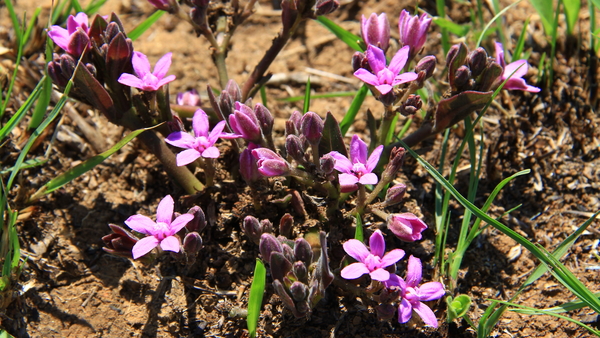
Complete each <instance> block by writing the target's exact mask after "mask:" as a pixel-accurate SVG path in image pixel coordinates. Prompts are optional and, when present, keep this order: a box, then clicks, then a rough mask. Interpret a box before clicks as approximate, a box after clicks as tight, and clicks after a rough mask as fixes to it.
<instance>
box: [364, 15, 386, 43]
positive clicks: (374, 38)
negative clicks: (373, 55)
mask: <svg viewBox="0 0 600 338" xmlns="http://www.w3.org/2000/svg"><path fill="white" fill-rule="evenodd" d="M361 34H362V38H363V40H364V41H365V44H366V45H367V46H369V45H373V46H376V47H379V48H380V49H382V50H383V52H384V53H385V51H387V49H388V47H389V46H390V23H389V21H388V18H387V14H385V13H381V14H380V15H377V14H375V13H372V14H371V15H370V16H369V17H368V18H365V16H364V15H363V16H362V20H361Z"/></svg>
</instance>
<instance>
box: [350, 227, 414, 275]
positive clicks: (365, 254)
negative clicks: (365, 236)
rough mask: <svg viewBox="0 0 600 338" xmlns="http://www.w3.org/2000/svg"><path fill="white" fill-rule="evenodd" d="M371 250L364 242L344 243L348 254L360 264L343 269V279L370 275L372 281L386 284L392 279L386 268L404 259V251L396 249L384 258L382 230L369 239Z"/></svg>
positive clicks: (352, 240)
mask: <svg viewBox="0 0 600 338" xmlns="http://www.w3.org/2000/svg"><path fill="white" fill-rule="evenodd" d="M369 248H370V249H371V251H370V252H369V250H368V249H367V247H366V246H365V245H364V244H363V242H361V241H359V240H357V239H350V240H348V241H347V242H346V243H344V250H345V251H346V253H347V254H348V255H350V257H352V258H354V259H356V260H357V261H358V262H357V263H352V264H350V265H348V266H346V267H345V268H344V269H342V272H341V273H340V274H341V275H342V277H343V278H346V279H355V278H358V277H360V276H362V275H364V274H366V273H368V274H370V275H371V278H372V279H374V280H378V281H380V282H385V281H387V280H388V279H389V278H390V273H389V272H388V271H387V270H385V268H386V267H388V266H390V265H392V264H396V262H397V261H399V260H401V259H402V257H404V250H402V249H394V250H392V251H390V252H388V253H387V254H385V256H384V253H385V240H384V239H383V235H382V234H381V231H380V230H377V231H375V232H374V233H373V235H371V238H369Z"/></svg>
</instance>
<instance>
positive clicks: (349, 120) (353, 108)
mask: <svg viewBox="0 0 600 338" xmlns="http://www.w3.org/2000/svg"><path fill="white" fill-rule="evenodd" d="M368 92H369V87H367V85H364V84H363V85H362V87H360V89H359V90H358V92H357V93H356V96H355V97H354V99H353V100H352V103H351V104H350V108H348V111H347V112H346V115H344V118H343V119H342V122H340V130H341V131H342V136H345V135H346V133H347V132H348V129H350V126H351V125H352V124H353V123H354V119H355V118H356V114H358V111H359V110H360V107H361V106H362V104H363V102H364V101H365V97H366V96H367V93H368Z"/></svg>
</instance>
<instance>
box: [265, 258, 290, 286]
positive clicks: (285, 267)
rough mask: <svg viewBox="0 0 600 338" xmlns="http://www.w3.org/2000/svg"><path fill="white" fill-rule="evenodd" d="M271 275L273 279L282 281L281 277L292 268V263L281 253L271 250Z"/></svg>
mask: <svg viewBox="0 0 600 338" xmlns="http://www.w3.org/2000/svg"><path fill="white" fill-rule="evenodd" d="M269 265H271V276H273V279H276V280H279V281H281V282H283V277H285V275H287V273H288V272H290V271H291V270H292V263H290V261H289V260H288V259H287V258H286V257H285V256H284V255H283V254H282V253H281V252H277V251H273V252H271V259H270V260H269Z"/></svg>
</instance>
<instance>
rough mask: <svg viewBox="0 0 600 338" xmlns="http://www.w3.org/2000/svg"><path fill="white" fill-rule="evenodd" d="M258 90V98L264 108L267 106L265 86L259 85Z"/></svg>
mask: <svg viewBox="0 0 600 338" xmlns="http://www.w3.org/2000/svg"><path fill="white" fill-rule="evenodd" d="M259 91H260V100H261V101H262V104H263V106H265V108H269V107H268V106H267V90H266V89H265V86H261V87H260V90H259Z"/></svg>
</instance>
